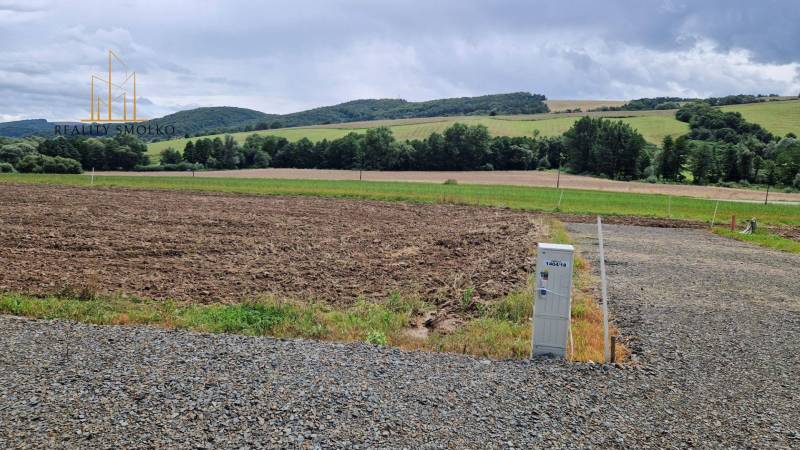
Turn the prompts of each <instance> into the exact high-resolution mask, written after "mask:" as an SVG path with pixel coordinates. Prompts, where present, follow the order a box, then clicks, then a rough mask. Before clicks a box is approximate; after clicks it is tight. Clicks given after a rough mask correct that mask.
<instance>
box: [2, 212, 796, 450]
mask: <svg viewBox="0 0 800 450" xmlns="http://www.w3.org/2000/svg"><path fill="white" fill-rule="evenodd" d="M570 228H571V230H572V231H573V233H574V234H575V235H576V236H577V237H578V238H579V239H580V245H581V248H583V249H584V250H585V252H586V253H587V254H589V255H590V254H591V253H592V252H594V251H595V249H596V247H595V244H596V240H595V239H594V229H593V227H591V226H586V225H574V226H571V227H570ZM684 246H685V248H684ZM606 249H607V252H608V255H607V260H608V263H609V277H610V294H611V296H612V301H611V305H610V306H611V311H612V313H613V314H614V317H615V320H616V323H617V324H618V325H619V326H620V328H621V330H622V332H623V334H624V335H626V336H628V337H629V338H630V339H631V341H630V345H631V347H632V348H633V349H634V352H635V353H636V357H637V358H638V359H639V360H640V364H638V365H637V366H635V367H630V368H617V367H610V366H607V365H600V364H589V363H581V364H567V363H563V362H557V361H551V360H540V361H534V362H529V361H500V362H497V361H491V362H490V361H486V360H480V359H475V358H471V357H465V356H461V355H452V354H433V353H424V352H404V351H400V350H396V349H391V348H382V347H376V346H371V345H367V344H339V343H322V342H311V341H303V340H278V339H269V338H252V337H244V336H233V335H208V334H201V333H192V332H184V331H172V330H162V329H157V328H144V327H115V326H92V325H86V324H76V323H72V322H69V321H62V320H56V321H45V320H29V319H22V318H14V317H8V316H0V448H42V447H62V448H95V447H96V448H153V447H156V448H189V447H191V448H376V447H377V448H531V447H543V448H554V447H600V448H607V447H636V448H648V447H650V448H661V447H704V448H705V447H719V448H730V447H773V448H775V447H777V448H781V447H784V448H792V447H795V448H800V412H798V406H799V405H798V399H800V389H799V388H798V386H797V383H798V379H800V374H798V367H800V359H799V356H798V349H799V348H798V343H797V339H798V337H800V334H798V332H800V280H799V279H798V275H797V273H798V272H797V268H798V267H800V257H798V256H797V255H790V254H785V253H779V252H775V251H770V250H765V249H761V248H757V247H753V246H750V245H748V244H744V243H740V242H736V241H732V240H728V239H725V238H721V237H717V236H713V235H710V234H708V233H706V232H704V231H697V230H694V231H692V230H672V229H652V228H639V227H628V226H609V227H607V228H606Z"/></svg>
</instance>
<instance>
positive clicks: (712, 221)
mask: <svg viewBox="0 0 800 450" xmlns="http://www.w3.org/2000/svg"><path fill="white" fill-rule="evenodd" d="M717 208H719V200H717V204H716V205H715V206H714V217H712V218H711V228H714V222H716V220H717Z"/></svg>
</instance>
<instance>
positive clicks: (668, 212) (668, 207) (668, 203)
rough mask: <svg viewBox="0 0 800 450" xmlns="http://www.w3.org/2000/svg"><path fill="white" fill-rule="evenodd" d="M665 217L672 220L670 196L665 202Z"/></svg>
mask: <svg viewBox="0 0 800 450" xmlns="http://www.w3.org/2000/svg"><path fill="white" fill-rule="evenodd" d="M667 216H668V217H669V218H670V219H671V218H672V196H671V195H670V196H669V199H668V200H667Z"/></svg>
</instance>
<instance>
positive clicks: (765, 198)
mask: <svg viewBox="0 0 800 450" xmlns="http://www.w3.org/2000/svg"><path fill="white" fill-rule="evenodd" d="M767 200H769V185H767V196H766V197H764V204H765V205H766V204H767Z"/></svg>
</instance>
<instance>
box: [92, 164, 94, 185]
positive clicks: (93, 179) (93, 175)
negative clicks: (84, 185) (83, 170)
mask: <svg viewBox="0 0 800 450" xmlns="http://www.w3.org/2000/svg"><path fill="white" fill-rule="evenodd" d="M92 186H94V167H92Z"/></svg>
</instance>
